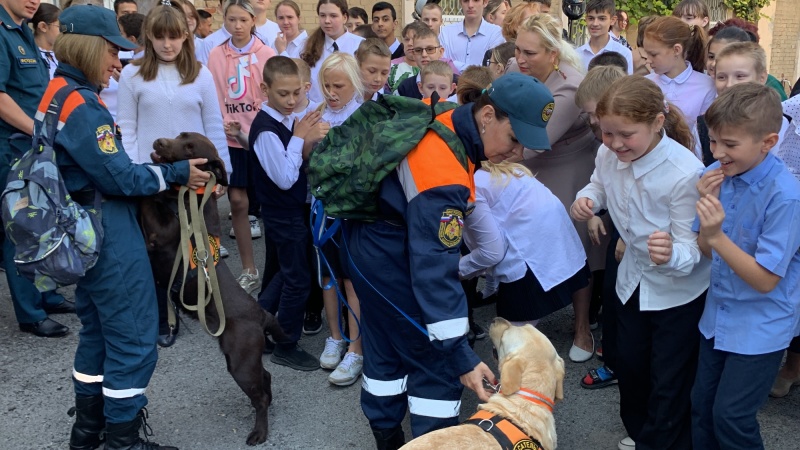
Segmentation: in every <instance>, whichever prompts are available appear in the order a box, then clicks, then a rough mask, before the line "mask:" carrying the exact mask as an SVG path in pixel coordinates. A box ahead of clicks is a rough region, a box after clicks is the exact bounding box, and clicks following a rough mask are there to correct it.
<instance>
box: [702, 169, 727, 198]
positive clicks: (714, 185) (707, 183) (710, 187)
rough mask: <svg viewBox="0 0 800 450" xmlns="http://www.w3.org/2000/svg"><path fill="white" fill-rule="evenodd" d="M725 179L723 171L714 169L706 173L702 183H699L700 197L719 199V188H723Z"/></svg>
mask: <svg viewBox="0 0 800 450" xmlns="http://www.w3.org/2000/svg"><path fill="white" fill-rule="evenodd" d="M724 179H725V174H724V173H722V169H714V170H709V171H708V172H706V173H705V174H704V175H703V176H702V177H700V181H698V182H697V190H698V191H700V197H701V198H702V197H705V196H706V195H713V196H714V197H716V198H719V188H720V186H722V181H723V180H724Z"/></svg>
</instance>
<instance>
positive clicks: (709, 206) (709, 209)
mask: <svg viewBox="0 0 800 450" xmlns="http://www.w3.org/2000/svg"><path fill="white" fill-rule="evenodd" d="M696 208H697V217H698V218H699V219H700V234H702V235H703V238H705V240H706V242H708V243H709V244H711V241H713V240H714V239H715V238H716V237H719V235H720V234H722V222H723V221H724V220H725V209H724V208H723V207H722V203H720V201H719V200H718V199H717V198H716V197H714V196H713V195H710V194H709V195H706V196H704V197H701V198H700V200H698V201H697V206H696Z"/></svg>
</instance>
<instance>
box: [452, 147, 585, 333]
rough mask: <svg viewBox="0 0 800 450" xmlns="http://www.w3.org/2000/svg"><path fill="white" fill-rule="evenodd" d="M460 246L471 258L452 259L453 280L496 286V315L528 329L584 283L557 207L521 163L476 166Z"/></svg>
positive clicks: (580, 257) (568, 225)
mask: <svg viewBox="0 0 800 450" xmlns="http://www.w3.org/2000/svg"><path fill="white" fill-rule="evenodd" d="M464 242H466V244H467V247H469V249H470V251H471V253H470V254H468V255H466V256H464V257H463V258H461V260H460V261H459V265H458V266H459V275H460V276H461V278H462V279H464V278H473V277H476V276H479V275H487V276H490V277H492V278H494V279H495V280H497V281H499V282H500V286H499V289H498V294H497V315H498V316H500V317H503V318H505V319H507V320H509V321H511V322H513V323H515V324H517V325H522V324H524V323H531V324H532V325H535V324H536V322H538V319H540V318H542V317H544V316H546V315H548V314H550V313H552V312H554V311H557V310H559V309H561V308H563V307H565V306H567V305H569V304H570V303H572V294H573V293H574V292H575V291H577V290H579V289H581V288H584V287H586V286H588V285H589V278H590V277H591V273H590V272H589V266H588V265H587V264H586V253H585V252H584V251H583V245H582V244H581V240H580V238H579V237H578V233H577V232H576V231H575V227H574V226H572V221H571V220H570V218H569V215H568V214H567V210H566V209H565V208H564V204H563V203H561V201H560V200H559V199H558V197H556V196H555V195H553V193H552V192H550V190H549V189H547V188H546V187H545V186H544V185H543V184H542V183H540V182H539V181H538V180H536V178H534V177H533V174H532V173H531V171H530V170H529V169H528V168H527V167H525V166H523V165H521V164H516V163H509V162H502V163H498V164H493V163H490V162H487V161H484V162H482V163H481V170H478V171H477V172H475V209H474V210H473V211H472V213H471V214H469V215H468V216H467V218H466V220H465V228H464Z"/></svg>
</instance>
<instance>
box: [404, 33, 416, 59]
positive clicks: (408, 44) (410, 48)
mask: <svg viewBox="0 0 800 450" xmlns="http://www.w3.org/2000/svg"><path fill="white" fill-rule="evenodd" d="M415 36H416V33H414V32H413V31H411V30H409V31H408V33H406V35H405V36H403V51H404V52H405V54H406V60H408V62H410V63H416V62H417V55H415V54H414V37H415Z"/></svg>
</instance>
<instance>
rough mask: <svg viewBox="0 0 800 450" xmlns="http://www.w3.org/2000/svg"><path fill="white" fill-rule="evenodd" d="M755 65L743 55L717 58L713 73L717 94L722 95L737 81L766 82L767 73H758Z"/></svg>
mask: <svg viewBox="0 0 800 450" xmlns="http://www.w3.org/2000/svg"><path fill="white" fill-rule="evenodd" d="M755 66H756V65H755V62H754V61H753V60H752V59H751V58H748V57H747V56H744V55H729V56H726V57H725V58H722V59H720V60H718V61H717V67H716V71H715V75H714V85H715V86H716V88H717V95H722V93H723V92H725V91H726V90H728V89H729V88H730V87H731V86H733V85H736V84H739V83H747V82H754V83H759V84H764V83H766V82H767V74H766V73H764V74H761V75H759V73H758V72H756V67H755Z"/></svg>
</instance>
